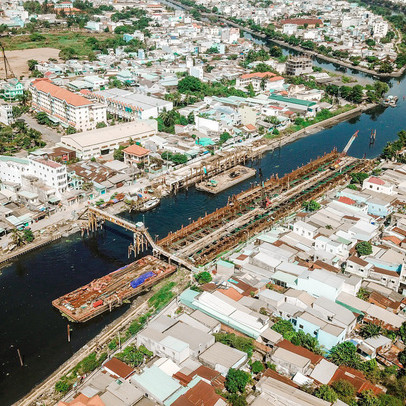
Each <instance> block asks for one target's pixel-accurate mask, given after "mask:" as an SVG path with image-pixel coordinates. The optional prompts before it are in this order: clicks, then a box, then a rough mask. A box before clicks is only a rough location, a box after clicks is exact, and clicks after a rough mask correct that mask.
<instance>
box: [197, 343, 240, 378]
mask: <svg viewBox="0 0 406 406" xmlns="http://www.w3.org/2000/svg"><path fill="white" fill-rule="evenodd" d="M199 360H200V361H201V362H202V363H203V364H204V365H206V366H208V367H210V368H212V369H214V370H216V371H218V372H220V373H221V374H222V375H223V376H226V375H227V373H228V370H229V369H230V368H234V369H238V368H241V367H242V366H243V365H244V364H245V363H246V362H247V354H246V353H245V352H243V351H240V350H237V349H235V348H231V347H229V346H227V345H224V344H222V343H220V342H217V343H215V344H213V345H212V346H211V347H210V348H208V349H207V350H206V351H204V352H203V353H201V354H200V355H199Z"/></svg>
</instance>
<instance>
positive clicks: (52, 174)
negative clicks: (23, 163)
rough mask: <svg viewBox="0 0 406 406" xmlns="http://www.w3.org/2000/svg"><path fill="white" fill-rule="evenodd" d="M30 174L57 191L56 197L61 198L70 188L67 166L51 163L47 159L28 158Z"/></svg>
mask: <svg viewBox="0 0 406 406" xmlns="http://www.w3.org/2000/svg"><path fill="white" fill-rule="evenodd" d="M28 161H29V174H30V175H31V176H35V177H37V178H39V179H41V180H42V181H43V182H44V183H45V184H46V185H48V186H50V187H52V188H53V189H55V192H56V195H57V196H61V194H62V193H64V192H66V190H67V188H68V175H67V172H66V166H65V165H62V164H60V163H58V162H55V161H51V160H50V159H48V158H47V157H35V158H31V157H29V158H28Z"/></svg>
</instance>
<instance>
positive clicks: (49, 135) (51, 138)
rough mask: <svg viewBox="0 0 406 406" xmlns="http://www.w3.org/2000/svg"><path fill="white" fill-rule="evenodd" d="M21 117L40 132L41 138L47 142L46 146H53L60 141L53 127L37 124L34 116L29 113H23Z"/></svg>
mask: <svg viewBox="0 0 406 406" xmlns="http://www.w3.org/2000/svg"><path fill="white" fill-rule="evenodd" d="M21 118H22V119H23V120H24V121H25V122H26V123H27V124H28V125H29V126H30V127H31V128H33V129H34V130H37V131H39V132H40V133H41V134H42V138H43V140H44V141H45V142H46V143H47V146H48V147H52V146H54V145H55V144H56V143H58V142H60V141H61V135H60V134H58V133H57V132H56V130H55V129H53V128H49V127H47V126H45V125H41V124H38V122H37V120H35V118H33V117H31V116H30V115H29V114H23V115H22V116H21Z"/></svg>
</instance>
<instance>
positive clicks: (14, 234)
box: [11, 228, 24, 247]
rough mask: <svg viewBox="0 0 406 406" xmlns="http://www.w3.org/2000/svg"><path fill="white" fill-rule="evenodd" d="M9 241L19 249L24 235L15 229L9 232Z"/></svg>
mask: <svg viewBox="0 0 406 406" xmlns="http://www.w3.org/2000/svg"><path fill="white" fill-rule="evenodd" d="M11 241H12V242H13V244H14V245H16V246H17V247H21V245H23V244H24V234H23V233H22V232H21V231H20V230H18V229H17V228H13V229H12V230H11Z"/></svg>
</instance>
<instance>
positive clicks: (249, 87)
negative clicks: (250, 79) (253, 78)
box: [247, 83, 255, 97]
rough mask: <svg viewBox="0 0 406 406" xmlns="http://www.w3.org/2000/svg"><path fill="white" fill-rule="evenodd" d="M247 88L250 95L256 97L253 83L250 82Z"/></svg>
mask: <svg viewBox="0 0 406 406" xmlns="http://www.w3.org/2000/svg"><path fill="white" fill-rule="evenodd" d="M247 90H248V95H249V97H254V96H255V90H254V86H253V85H252V83H250V84H249V85H248V86H247Z"/></svg>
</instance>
